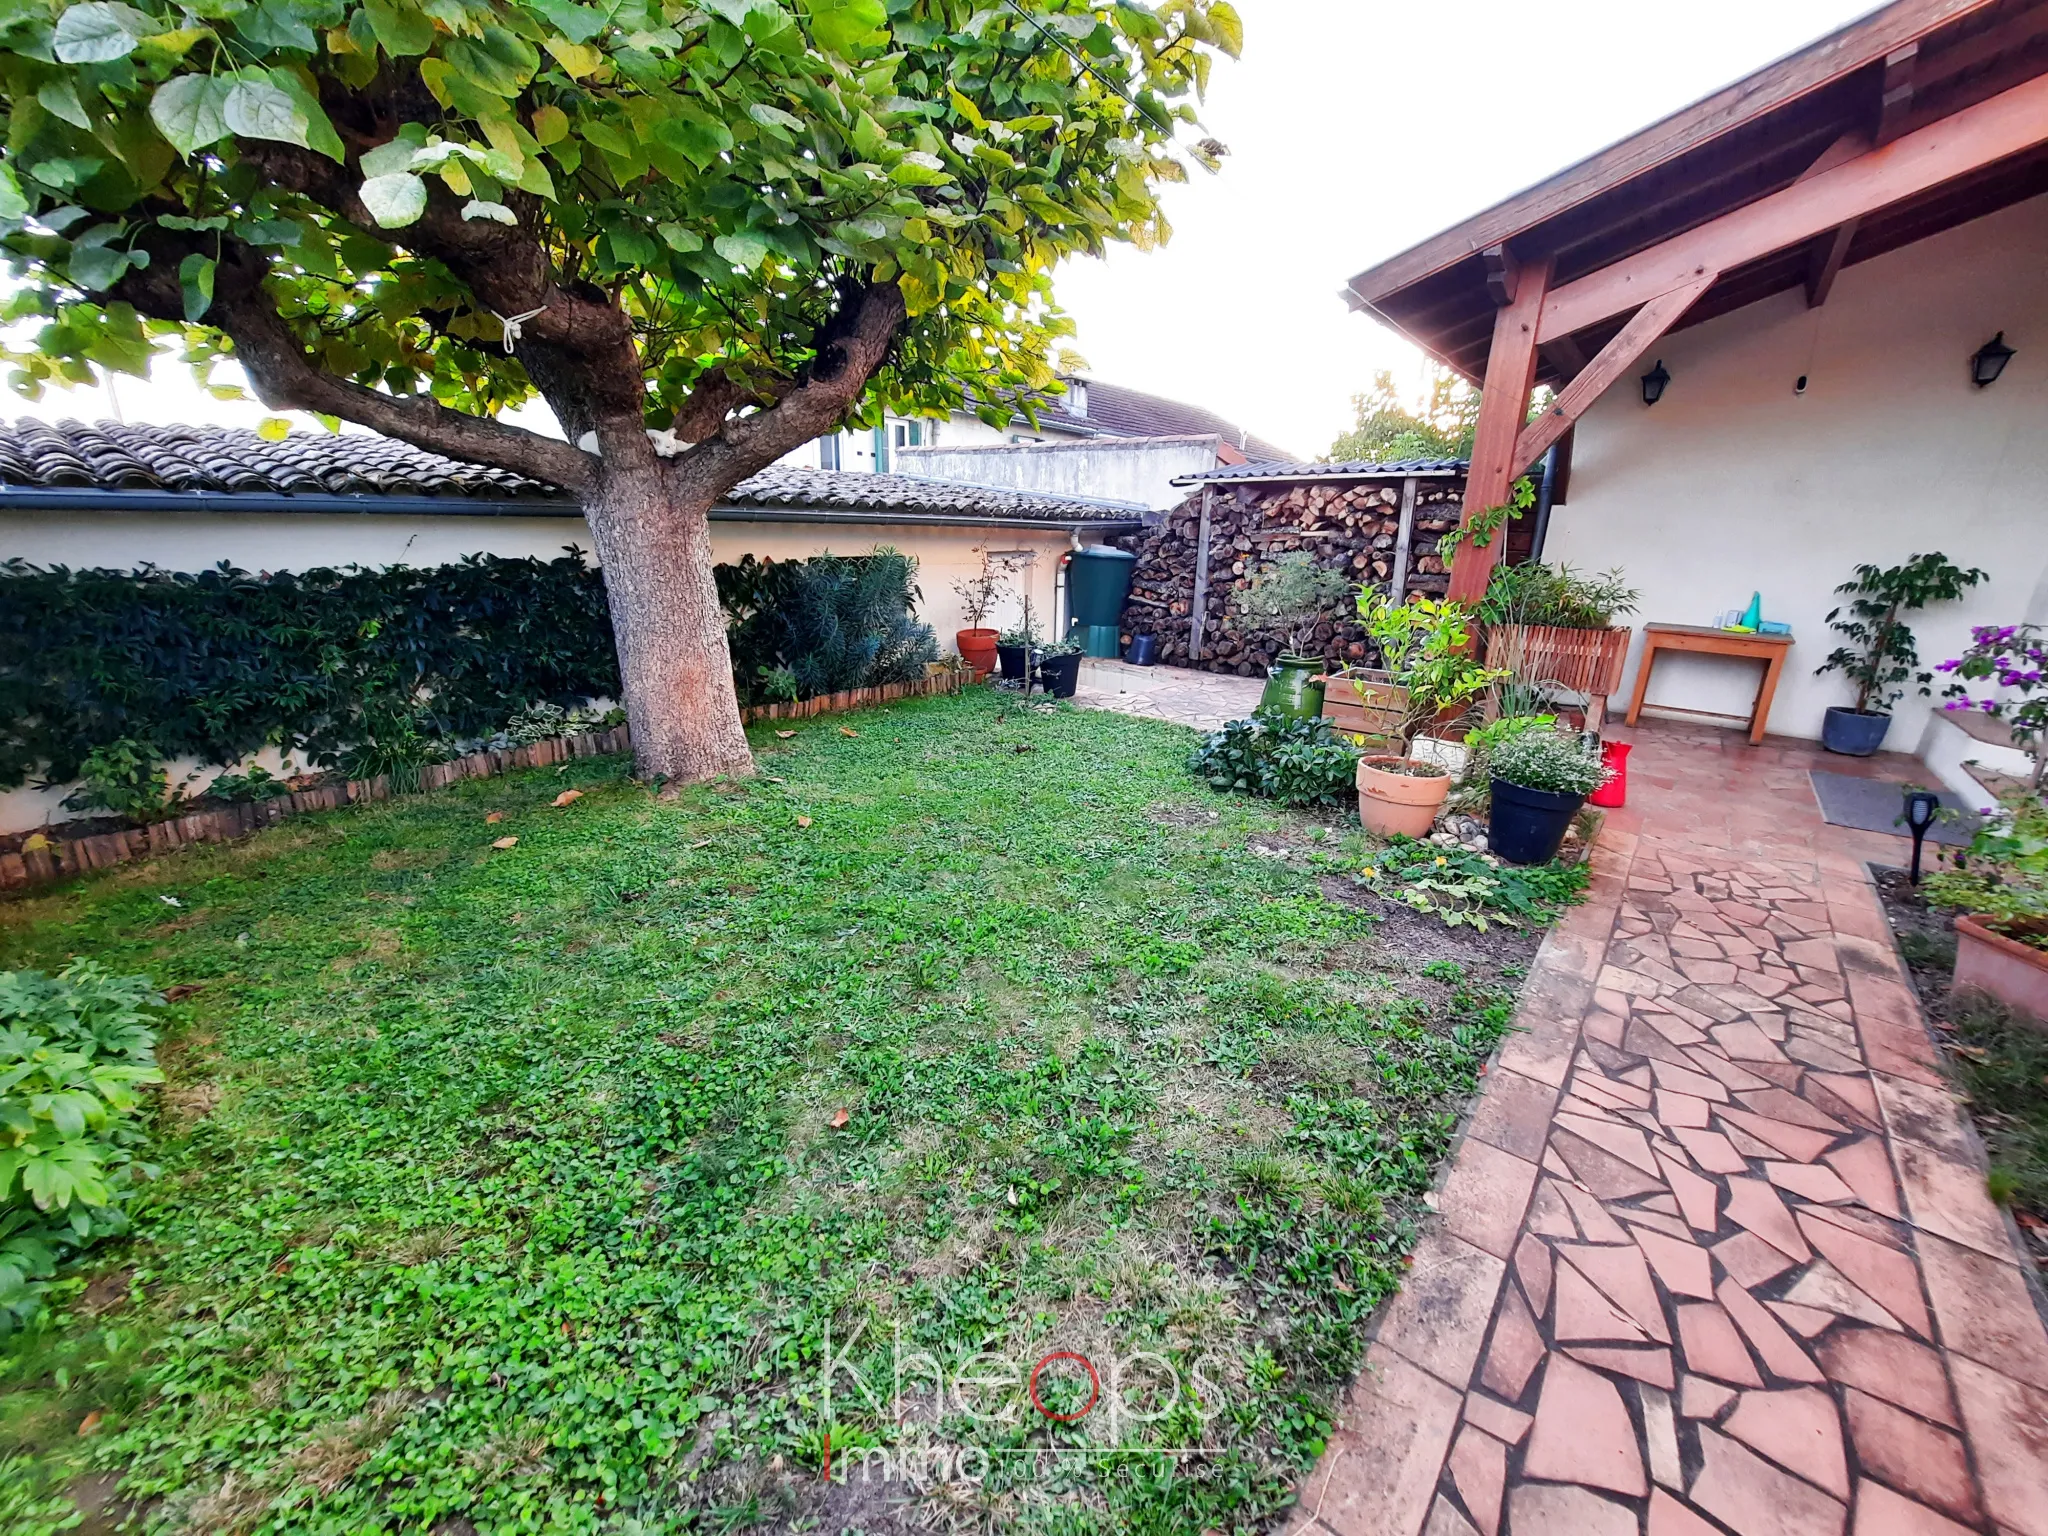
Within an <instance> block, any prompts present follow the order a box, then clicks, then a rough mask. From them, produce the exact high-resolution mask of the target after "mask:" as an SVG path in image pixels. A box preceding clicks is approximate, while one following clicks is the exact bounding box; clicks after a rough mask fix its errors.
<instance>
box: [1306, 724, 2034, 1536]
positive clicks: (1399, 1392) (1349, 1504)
mask: <svg viewBox="0 0 2048 1536" xmlns="http://www.w3.org/2000/svg"><path fill="white" fill-rule="evenodd" d="M1612 734H1616V735H1623V736H1626V735H1628V734H1629V733H1626V732H1623V731H1618V730H1617V731H1615V732H1613V733H1612ZM1634 739H1635V740H1636V743H1637V746H1636V752H1635V756H1634V761H1633V763H1632V765H1631V766H1632V770H1633V771H1632V775H1631V777H1632V781H1633V782H1632V784H1631V787H1630V799H1631V803H1630V806H1629V807H1628V808H1627V809H1626V810H1623V811H1619V812H1616V813H1615V814H1614V815H1613V817H1612V818H1611V819H1610V822H1609V825H1608V828H1607V830H1606V833H1605V835H1604V836H1603V838H1602V840H1601V843H1600V845H1599V849H1598V851H1597V854H1596V860H1595V869H1596V879H1595V882H1594V887H1593V891H1592V896H1591V900H1590V901H1589V902H1588V904H1587V905H1585V906H1583V907H1580V908H1577V909H1575V910H1574V912H1573V913H1572V914H1571V915H1570V917H1569V918H1568V920H1567V921H1566V922H1565V923H1563V924H1562V925H1560V927H1559V928H1558V929H1557V930H1556V931H1554V932H1553V933H1552V934H1551V935H1550V937H1549V938H1548V939H1547V940H1546V943H1545V946H1544V949H1543V951H1542V953H1541V955H1540V956H1539V958H1538V961H1537V964H1536V966H1535V968H1534V969H1533V971H1532V974H1531V977H1530V980H1529V983H1528V986H1527V990H1526V992H1525V994H1524V999H1523V1004H1522V1009H1521V1013H1520V1017H1519V1019H1518V1023H1519V1026H1520V1029H1521V1031H1522V1032H1520V1033H1518V1034H1516V1035H1515V1036H1513V1037H1512V1038H1511V1039H1510V1041H1509V1043H1508V1044H1507V1045H1506V1046H1505V1047H1504V1049H1503V1050H1502V1052H1501V1054H1500V1057H1499V1059H1498V1062H1497V1063H1496V1065H1495V1066H1494V1068H1493V1069H1492V1070H1491V1071H1490V1073H1489V1074H1488V1078H1487V1086H1486V1091H1485V1093H1484V1094H1483V1096H1482V1098H1481V1101H1480V1103H1479V1105H1478V1107H1477V1109H1476V1111H1475V1114H1474V1118H1473V1120H1472V1122H1471V1125H1470V1128H1469V1131H1468V1133H1467V1136H1466V1139H1465V1140H1464V1142H1463V1143H1462V1145H1461V1147H1460V1149H1459V1152H1458V1154H1457V1156H1456V1158H1455V1160H1454V1162H1453V1164H1452V1167H1451V1169H1450V1170H1449V1172H1448V1175H1447V1177H1446V1180H1445V1182H1444V1184H1443V1185H1442V1187H1441V1190H1440V1194H1439V1201H1438V1204H1439V1210H1440V1218H1439V1220H1438V1221H1437V1222H1435V1223H1434V1224H1433V1227H1432V1230H1430V1231H1429V1232H1427V1234H1426V1235H1425V1236H1424V1237H1423V1239H1422V1241H1421V1243H1420V1244H1419V1245H1418V1247H1417V1249H1416V1252H1415V1255H1414V1265H1413V1269H1412V1270H1411V1272H1410V1274H1409V1277H1408V1280H1407V1283H1406V1285H1405V1287H1404V1289H1403V1291H1402V1293H1401V1294H1400V1295H1399V1296H1398V1297H1396V1298H1395V1300H1394V1301H1393V1302H1392V1303H1391V1304H1390V1305H1389V1307H1388V1309H1387V1311H1386V1312H1385V1313H1384V1314H1383V1317H1382V1320H1381V1322H1380V1324H1379V1326H1378V1328H1377V1331H1376V1336H1375V1338H1374V1340H1373V1342H1372V1344H1371V1347H1370V1351H1369V1354H1368V1357H1367V1362H1366V1368H1365V1370H1364V1372H1363V1374H1361V1376H1360V1377H1359V1379H1358V1381H1357V1383H1356V1385H1355V1386H1354V1388H1353V1390H1352V1393H1351V1395H1350V1397H1349V1399H1348V1401H1347V1404H1346V1407H1345V1412H1344V1415H1343V1423H1342V1425H1341V1427H1340V1429H1339V1431H1338V1432H1337V1433H1336V1434H1335V1435H1333V1437H1332V1439H1331V1442H1330V1449H1329V1451H1328V1452H1327V1453H1326V1455H1325V1456H1324V1458H1323V1461H1322V1463H1321V1464H1320V1465H1319V1466H1318V1467H1317V1468H1316V1469H1315V1471H1314V1472H1313V1473H1312V1474H1311V1475H1310V1476H1309V1477H1308V1478H1306V1479H1305V1480H1304V1482H1303V1484H1302V1487H1301V1507H1300V1509H1299V1511H1297V1513H1296V1515H1295V1517H1294V1519H1293V1521H1292V1522H1291V1523H1290V1524H1288V1525H1287V1526H1285V1527H1283V1528H1284V1529H1286V1530H1288V1531H1290V1532H1309V1533H1315V1536H1323V1533H1326V1532H1334V1533H1337V1536H1414V1533H1417V1532H1426V1533H1427V1536H1472V1533H1474V1532H1478V1533H1483V1536H1501V1533H1503V1532H1507V1533H1512V1536H1551V1533H1556V1536H1623V1533H1636V1532H1647V1533H1649V1536H1705V1533H1712V1532H1734V1533H1736V1536H1850V1533H1853V1536H1953V1533H1959V1532H1965V1531H1973V1532H1982V1533H1992V1532H1997V1533H2003V1536H2048V1332H2044V1330H2043V1326H2042V1321H2041V1316H2040V1313H2039V1311H2038V1310H2037V1305H2036V1299H2035V1296H2034V1294H2033V1293H2032V1292H2031V1291H2030V1289H2029V1285H2028V1282H2027V1279H2026V1278H2025V1277H2024V1271H2023V1270H2022V1268H2021V1261H2020V1259H2019V1257H2018V1254H2017V1251H2016V1249H2015V1246H2014V1244H2013V1242H2012V1240H2011V1237H2010V1235H2009V1229H2008V1227H2007V1224H2006V1219H2005V1217H2004V1216H2003V1215H2002V1214H2001V1213H2000V1212H1999V1211H1998V1210H1997V1209H1996V1208H1995V1207H1994V1206H1993V1205H1992V1204H1991V1202H1990V1201H1989V1199H1988V1198H1987V1197H1986V1195H1985V1191H1984V1170H1983V1162H1982V1155H1981V1151H1980V1149H1979V1147H1978V1145H1977V1142H1976V1139H1975V1136H1974V1134H1973V1132H1972V1131H1971V1130H1970V1129H1969V1127H1968V1126H1967V1124H1966V1122H1965V1121H1964V1120H1963V1119H1962V1117H1961V1116H1960V1114H1959V1112H1958V1110H1957V1108H1956V1105H1955V1103H1954V1100H1953V1098H1952V1096H1951V1095H1950V1094H1949V1092H1948V1090H1947V1089H1946V1088H1944V1087H1943V1083H1942V1079H1941V1077H1940V1075H1939V1073H1938V1072H1937V1071H1936V1068H1935V1060H1936V1057H1935V1051H1934V1047H1933V1045H1932V1042H1931V1041H1930V1039H1929V1037H1928V1035H1927V1032H1926V1030H1925V1028H1924V1026H1923V1024H1922V1022H1921V1019H1920V1014H1919V1010H1918V1007H1917V1005H1916V1003H1915V1000H1914V997H1913V994H1912V992H1911V989H1910V986H1909V984H1908V983H1907V982H1906V980H1905V977H1904V974H1903V972H1902V971H1901V969H1900V967H1899V964H1898V961H1897V959H1896V956H1895V952H1894V949H1893V945H1892V939H1891V935H1890V932H1889V930H1888V927H1887V925H1886V922H1885V920H1884V916H1883V913H1882V910H1881V908H1880V907H1879V905H1878V902H1877V899H1876V895H1875V892H1874V890H1873V889H1872V887H1871V886H1870V884H1869V882H1868V879H1867V876H1866V874H1865V870H1864V867H1863V861H1864V860H1866V859H1871V858H1875V859H1877V860H1878V861H1880V862H1884V863H1896V862H1899V860H1900V852H1901V850H1902V849H1903V848H1904V846H1905V845H1904V844H1903V843H1902V842H1900V841H1899V840H1896V839H1893V838H1888V837H1883V836H1879V835H1876V834H1870V833H1857V832H1848V831H1845V830H1843V829H1840V828H1835V827H1829V826H1826V825H1825V824H1823V823H1822V822H1821V821H1820V817H1819V813H1818V810H1817V808H1816V807H1815V804H1814V799H1813V794H1812V790H1811V788H1810V785H1809V783H1808V781H1807V778H1806V774H1807V770H1808V768H1810V767H1812V766H1814V765H1815V764H1816V762H1817V761H1818V756H1817V754H1815V753H1813V752H1810V751H1809V750H1807V749H1805V748H1803V747H1801V746H1797V745H1787V744H1784V743H1775V744H1774V743H1768V742H1767V743H1766V744H1765V746H1763V747H1761V748H1750V747H1748V746H1747V745H1746V744H1742V743H1740V742H1739V741H1738V740H1736V739H1735V738H1734V737H1733V736H1732V735H1729V734H1727V733H1721V732H1713V731H1692V732H1685V731H1681V730H1678V729H1675V728H1670V727H1665V728H1659V729H1651V728H1647V727H1646V728H1645V729H1643V730H1642V731H1640V732H1637V733H1634ZM1843 763H1844V760H1843V759H1840V758H1834V759H1829V760H1828V761H1827V766H1829V767H1830V768H1833V769H1835V770H1837V771H1840V770H1841V769H1842V767H1843ZM1866 771H1870V772H1874V773H1881V774H1885V775H1886V776H1900V777H1903V776H1906V775H1908V774H1910V772H1911V769H1910V768H1909V767H1907V765H1906V764H1905V763H1904V761H1903V760H1896V759H1895V760H1893V765H1892V766H1890V767H1887V765H1886V764H1885V762H1884V760H1883V759H1876V760H1873V761H1872V763H1871V764H1870V765H1868V767H1867V768H1866Z"/></svg>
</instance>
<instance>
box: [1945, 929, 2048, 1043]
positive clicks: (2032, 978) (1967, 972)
mask: <svg viewBox="0 0 2048 1536" xmlns="http://www.w3.org/2000/svg"><path fill="white" fill-rule="evenodd" d="M1997 921H1998V920H1997V919H1996V918H1992V917H1984V916H1981V915H1972V916H1970V917H1959V918H1957V919H1956V977H1955V982H1954V990H1956V991H1957V992H1985V993H1989V994H1990V995H1991V996H1992V997H1995V998H1997V999H1998V1000H1999V1001H2000V1002H2001V1003H2004V1004H2005V1005H2006V1006H2007V1007H2008V1008H2010V1009H2012V1010H2013V1011H2014V1012H2015V1013H2019V1014H2024V1015H2025V1016H2026V1017H2028V1018H2030V1019H2032V1020H2033V1021H2034V1022H2035V1023H2036V1024H2038V1025H2040V1026H2041V1027H2042V1028H2044V1029H2048V950H2039V949H2036V948H2034V947H2033V946H2032V945H2031V944H2022V943H2021V942H2020V941H2019V940H2018V939H2014V938H2008V937H2007V936H2006V935H2005V934H2002V933H2000V932H1998V931H1997V930H1996V929H1995V928H1993V927H1992V926H1991V924H1993V923H1995V922H1997Z"/></svg>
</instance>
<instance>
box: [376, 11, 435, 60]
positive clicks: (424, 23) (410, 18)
mask: <svg viewBox="0 0 2048 1536" xmlns="http://www.w3.org/2000/svg"><path fill="white" fill-rule="evenodd" d="M363 10H364V11H365V12H366V13H367V14H368V16H369V18H370V28H371V30H372V31H374V32H375V33H376V34H377V41H378V42H379V43H381V44H382V45H383V48H384V51H385V52H386V53H388V54H390V55H391V56H392V57H393V58H400V59H403V58H410V57H412V56H413V55H415V54H421V53H425V52H426V51H427V50H428V49H429V48H431V47H433V46H434V24H433V23H432V22H431V21H429V20H427V18H426V17H424V16H422V15H420V14H419V12H417V11H401V10H400V9H399V8H398V7H397V6H395V5H391V4H388V3H387V0H364V4H363Z"/></svg>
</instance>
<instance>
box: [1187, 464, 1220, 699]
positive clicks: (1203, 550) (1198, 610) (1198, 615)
mask: <svg viewBox="0 0 2048 1536" xmlns="http://www.w3.org/2000/svg"><path fill="white" fill-rule="evenodd" d="M1215 498H1216V487H1215V486H1213V485H1205V486H1203V487H1202V524H1201V528H1200V530H1199V531H1198V532H1197V533H1196V535H1195V596H1194V601H1193V602H1191V603H1189V604H1188V660H1189V661H1191V662H1194V661H1200V660H1201V659H1202V621H1203V620H1204V619H1205V618H1207V617H1208V611H1209V508H1210V506H1211V504H1212V503H1213V502H1214V501H1215Z"/></svg>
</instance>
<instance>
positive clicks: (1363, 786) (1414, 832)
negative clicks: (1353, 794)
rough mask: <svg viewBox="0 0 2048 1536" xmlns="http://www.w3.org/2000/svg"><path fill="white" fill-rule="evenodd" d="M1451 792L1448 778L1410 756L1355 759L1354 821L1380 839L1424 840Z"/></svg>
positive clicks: (1432, 766) (1431, 766)
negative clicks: (1355, 809)
mask: <svg viewBox="0 0 2048 1536" xmlns="http://www.w3.org/2000/svg"><path fill="white" fill-rule="evenodd" d="M1450 793H1451V776H1450V775H1449V774H1448V773H1445V772H1444V771H1443V769H1441V768H1439V767H1437V766H1436V765H1435V764H1434V763H1421V762H1417V761H1416V760H1415V759H1414V758H1412V757H1362V758H1360V759H1359V760H1358V819H1359V820H1360V821H1362V822H1364V823H1365V830H1366V831H1368V832H1372V833H1376V834H1378V835H1379V836H1381V837H1393V836H1395V835H1397V834H1398V835H1400V836H1404V837H1427V836H1429V829H1430V828H1431V827H1433V826H1435V825H1436V813H1437V812H1438V811H1440V810H1442V809H1443V804H1444V801H1445V800H1446V799H1447V798H1448V797H1449V795H1450Z"/></svg>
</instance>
